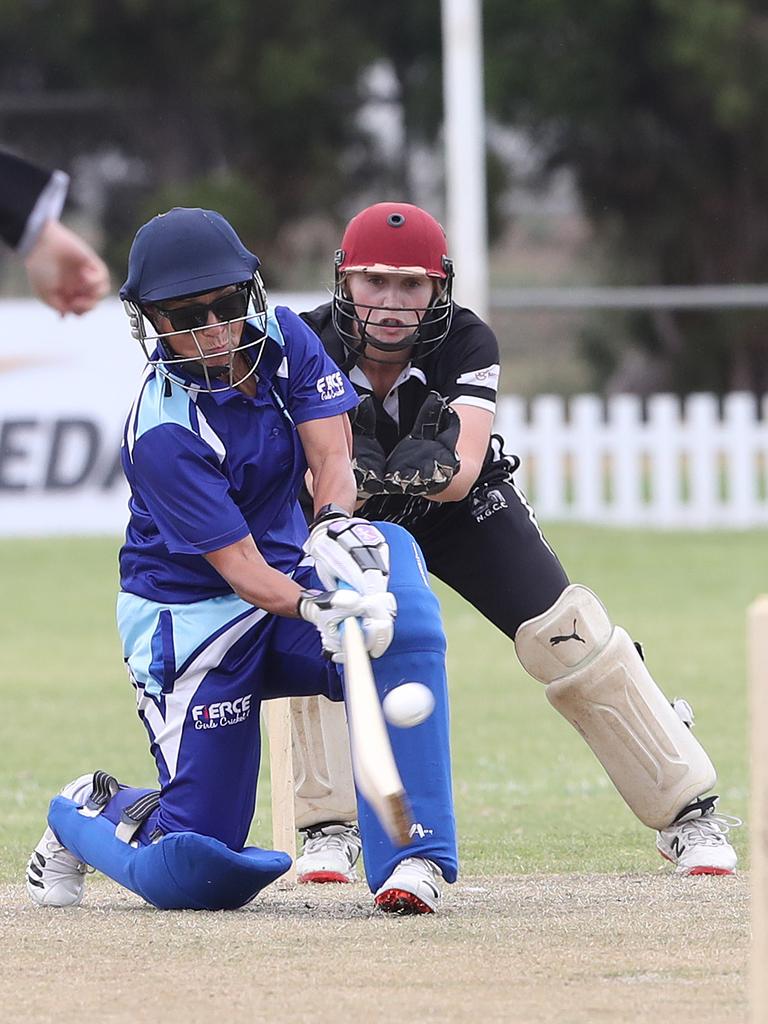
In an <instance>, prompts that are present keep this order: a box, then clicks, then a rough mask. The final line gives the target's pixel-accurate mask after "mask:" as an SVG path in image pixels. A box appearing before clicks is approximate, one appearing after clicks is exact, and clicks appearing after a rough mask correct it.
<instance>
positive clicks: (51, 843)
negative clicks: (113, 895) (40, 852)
mask: <svg viewBox="0 0 768 1024" xmlns="http://www.w3.org/2000/svg"><path fill="white" fill-rule="evenodd" d="M45 848H46V850H47V851H48V853H49V854H51V855H52V856H55V855H56V854H57V853H66V854H67V855H68V856H69V857H71V858H72V860H74V861H75V863H74V864H72V865H71V866H72V868H73V870H75V871H79V872H80V874H81V875H84V874H86V873H89V872H93V870H94V869H93V868H89V866H88V865H87V864H85V863H84V862H83V861H81V860H77V858H76V857H75V855H74V854H73V853H70V852H69V850H68V849H67V848H66V846H62V844H61V843H60V842H59V841H58V839H49V840H48V842H47V843H46V844H45Z"/></svg>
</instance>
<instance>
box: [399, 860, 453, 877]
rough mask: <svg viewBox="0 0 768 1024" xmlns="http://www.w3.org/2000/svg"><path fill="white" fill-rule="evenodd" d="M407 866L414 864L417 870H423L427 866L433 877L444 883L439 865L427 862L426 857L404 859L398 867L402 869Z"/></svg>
mask: <svg viewBox="0 0 768 1024" xmlns="http://www.w3.org/2000/svg"><path fill="white" fill-rule="evenodd" d="M406 864H413V865H414V866H415V867H417V868H423V867H424V866H425V865H426V867H427V868H428V869H429V871H430V873H431V874H432V875H433V877H434V878H435V879H439V880H441V881H442V878H443V873H442V871H441V870H440V868H439V867H438V866H437V864H435V863H434V862H433V861H431V860H427V858H426V857H404V858H403V859H402V860H401V861H400V863H399V864H398V865H397V866H398V867H401V866H404V865H406Z"/></svg>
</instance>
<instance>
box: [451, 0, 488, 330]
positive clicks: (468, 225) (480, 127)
mask: <svg viewBox="0 0 768 1024" xmlns="http://www.w3.org/2000/svg"><path fill="white" fill-rule="evenodd" d="M442 22H443V107H444V111H445V120H444V133H445V180H446V207H447V224H446V230H447V232H448V247H449V252H450V253H451V255H452V256H453V259H454V262H455V265H456V271H457V274H456V277H457V283H456V298H457V301H458V302H459V303H461V305H464V306H469V307H470V309H473V310H474V311H475V312H476V313H477V314H478V315H479V316H481V317H486V316H487V315H488V227H487V221H486V188H485V101H484V95H483V36H482V23H481V0H442Z"/></svg>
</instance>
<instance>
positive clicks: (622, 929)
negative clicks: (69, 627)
mask: <svg viewBox="0 0 768 1024" xmlns="http://www.w3.org/2000/svg"><path fill="white" fill-rule="evenodd" d="M0 948H2V951H3V952H2V971H0V1007H2V1019H3V1021H4V1022H5V1024H22V1022H23V1024H29V1022H35V1024H46V1022H49V1021H50V1022H52V1024H53V1022H55V1024H68V1022H70V1021H71V1022H75V1021H77V1022H78V1024H91V1022H94V1024H95V1022H99V1024H112V1022H115V1024H117V1022H120V1024H122V1022H129V1021H130V1022H134V1021H144V1020H147V1021H148V1020H162V1021H172V1022H176V1021H179V1022H184V1024H198V1022H200V1024H203V1022H205V1024H209V1022H212V1021H213V1022H215V1024H228V1022H230V1021H238V1022H239V1021H243V1022H245V1021H248V1022H251V1021H258V1022H261V1021H265V1022H283V1021H285V1022H297V1024H301V1022H310V1021H312V1022H313V1024H315V1022H318V1021H331V1020H336V1021H350V1022H352V1021H359V1022H360V1024H376V1022H379V1021H398V1022H410V1021H418V1022H422V1021H444V1022H458V1021H471V1022H474V1021H477V1022H478V1024H486V1022H495V1021H499V1022H501V1021H504V1022H508V1024H518V1022H519V1024H555V1022H557V1024H599V1022H601V1021H606V1022H609V1021H610V1022H611V1024H615V1022H618V1021H620V1022H622V1024H639V1022H654V1024H657V1022H659V1021H662V1020H668V1019H670V1016H672V1017H674V1018H675V1019H682V1020H686V1021H700V1022H702V1024H726V1022H728V1024H734V1022H743V1021H744V1020H745V1019H746V1012H747V1011H746V994H745V987H746V961H747V949H748V878H747V876H746V875H741V876H739V877H737V878H692V879H679V878H674V877H671V876H670V875H668V874H664V875H662V874H659V875H626V876H604V875H564V876H558V877H553V876H544V875H537V876H510V877H505V878H498V877H495V878H485V877H474V878H463V879H462V881H461V882H460V883H459V884H457V885H455V886H453V887H450V888H449V889H448V894H447V897H446V900H445V906H444V908H443V909H441V913H440V914H439V915H437V916H435V917H429V918H416V919H415V918H408V919H392V918H388V917H384V916H381V915H379V914H378V913H376V914H374V913H372V909H371V898H370V895H369V894H368V891H367V888H366V887H364V886H363V885H362V884H358V885H354V886H323V887H319V886H318V887H312V888H308V887H299V888H296V889H293V890H280V889H277V888H275V887H272V889H271V890H268V891H267V893H266V894H264V895H262V896H261V897H259V898H258V899H257V900H256V901H255V902H254V903H253V904H252V905H251V906H249V907H247V908H245V909H244V910H241V911H238V912H234V913H219V914H209V913H195V912H184V913H173V912H172V913H160V912H158V911H155V910H153V909H151V908H149V907H147V906H146V905H144V904H143V903H141V901H140V900H138V898H134V897H133V896H131V895H130V894H129V893H126V892H124V891H123V890H121V889H120V888H119V887H118V886H116V885H113V884H112V883H110V882H107V881H105V880H103V879H101V878H96V879H90V880H89V884H88V890H87V895H86V899H85V901H84V903H83V906H82V907H81V908H79V909H76V910H69V911H56V910H41V909H37V908H34V907H32V906H31V905H30V904H29V903H28V902H27V899H26V896H25V894H24V892H23V890H22V887H21V886H16V885H14V886H6V887H4V888H0Z"/></svg>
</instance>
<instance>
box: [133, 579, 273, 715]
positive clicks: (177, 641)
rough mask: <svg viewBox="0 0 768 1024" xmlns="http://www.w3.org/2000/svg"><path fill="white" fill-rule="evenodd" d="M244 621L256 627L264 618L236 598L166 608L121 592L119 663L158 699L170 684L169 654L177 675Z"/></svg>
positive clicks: (258, 610) (226, 597) (235, 596)
mask: <svg viewBox="0 0 768 1024" xmlns="http://www.w3.org/2000/svg"><path fill="white" fill-rule="evenodd" d="M164 615H165V619H163V616H164ZM246 615H251V616H253V619H254V621H256V620H257V619H258V618H259V617H261V618H263V617H264V615H265V613H264V612H263V611H260V609H258V608H255V607H254V606H253V605H252V604H249V603H248V602H247V601H243V600H241V598H239V597H237V595H235V594H227V595H225V596H223V597H211V598H209V599H208V600H207V601H195V602H194V603H192V604H169V605H160V604H158V603H157V602H156V601H147V600H145V598H143V597H138V595H136V594H127V593H124V592H123V593H121V594H119V595H118V598H117V628H118V631H119V633H120V638H121V640H122V643H123V657H124V658H125V659H126V660H127V661H128V664H129V666H130V669H131V672H132V674H133V677H134V678H135V679H136V680H137V682H138V683H139V684H140V685H141V686H143V687H144V689H145V690H146V691H147V693H150V694H152V695H155V696H157V695H159V694H160V693H161V691H162V689H163V682H164V679H165V681H166V682H170V681H171V680H169V679H168V675H169V674H170V672H169V670H170V669H171V666H167V665H166V666H163V664H162V663H163V659H164V658H165V659H167V658H168V657H169V652H170V651H172V652H173V666H172V668H173V669H174V670H175V673H178V672H179V671H180V670H181V669H182V667H183V666H184V665H186V664H187V663H188V662H189V661H190V659H191V658H192V656H193V655H194V654H196V653H197V652H198V651H200V650H202V649H203V648H204V647H205V646H206V644H208V643H209V642H210V641H211V640H212V639H213V638H214V637H216V636H217V635H218V634H219V633H220V632H221V631H222V630H223V629H225V628H226V627H227V626H228V625H230V624H231V623H233V622H236V621H237V620H238V619H241V618H242V617H243V616H246ZM168 617H170V621H168Z"/></svg>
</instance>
